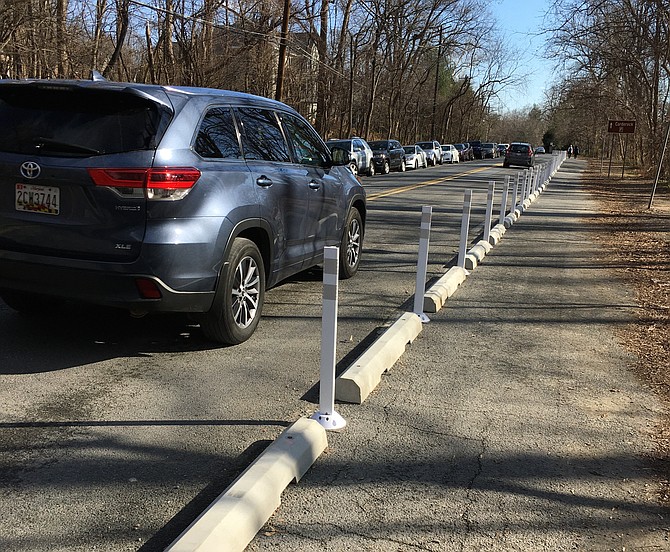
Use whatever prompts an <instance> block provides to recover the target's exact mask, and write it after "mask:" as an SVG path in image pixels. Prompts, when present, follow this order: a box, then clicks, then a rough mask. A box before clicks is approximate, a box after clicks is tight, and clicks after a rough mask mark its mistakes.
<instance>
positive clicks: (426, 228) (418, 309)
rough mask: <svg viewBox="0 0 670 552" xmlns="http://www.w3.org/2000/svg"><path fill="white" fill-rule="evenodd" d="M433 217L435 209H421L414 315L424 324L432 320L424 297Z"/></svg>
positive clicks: (426, 207)
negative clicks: (426, 309)
mask: <svg viewBox="0 0 670 552" xmlns="http://www.w3.org/2000/svg"><path fill="white" fill-rule="evenodd" d="M432 217H433V208H432V207H431V206H424V207H423V209H421V233H420V236H419V260H418V262H417V265H416V290H415V291H414V314H416V315H417V316H418V317H419V318H420V319H421V322H422V323H424V324H425V323H427V322H430V318H428V316H427V315H426V313H424V312H423V296H424V293H425V291H426V272H427V271H428V247H429V245H430V223H431V220H432Z"/></svg>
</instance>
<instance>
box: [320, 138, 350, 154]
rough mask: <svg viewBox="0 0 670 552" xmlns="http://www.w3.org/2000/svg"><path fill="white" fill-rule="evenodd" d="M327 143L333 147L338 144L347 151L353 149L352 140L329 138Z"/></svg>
mask: <svg viewBox="0 0 670 552" xmlns="http://www.w3.org/2000/svg"><path fill="white" fill-rule="evenodd" d="M326 144H327V145H328V146H329V147H331V148H332V147H334V146H337V147H338V148H342V149H343V150H345V151H350V150H351V140H328V142H326Z"/></svg>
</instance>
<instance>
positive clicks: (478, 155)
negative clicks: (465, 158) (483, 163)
mask: <svg viewBox="0 0 670 552" xmlns="http://www.w3.org/2000/svg"><path fill="white" fill-rule="evenodd" d="M469 143H470V146H472V156H473V158H474V159H482V142H481V140H471V141H470V142H469Z"/></svg>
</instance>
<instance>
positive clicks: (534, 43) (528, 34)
mask: <svg viewBox="0 0 670 552" xmlns="http://www.w3.org/2000/svg"><path fill="white" fill-rule="evenodd" d="M551 4H553V2H552V0H490V6H489V8H490V10H491V13H493V14H494V15H495V17H496V19H497V20H498V26H499V28H500V29H501V31H502V32H503V34H504V35H505V38H506V40H507V41H508V42H509V43H510V44H511V45H512V47H513V48H514V49H515V50H518V51H520V52H524V54H523V55H522V56H521V59H522V60H523V61H522V62H521V63H519V69H520V70H521V71H522V72H523V73H526V72H528V73H531V76H530V77H529V78H528V82H527V84H526V85H525V86H524V87H522V88H520V89H519V90H506V91H503V93H502V94H501V105H499V106H498V107H499V108H500V110H501V111H510V110H514V109H522V108H525V107H531V106H532V105H533V104H538V105H540V106H542V105H543V104H544V92H545V90H547V89H548V88H549V86H550V85H551V83H552V75H553V74H554V62H553V61H550V60H548V59H545V58H544V57H543V54H544V52H545V36H536V35H539V33H540V32H541V30H542V27H543V20H544V15H545V13H546V12H547V10H548V9H549V7H550V6H551ZM526 54H527V55H526Z"/></svg>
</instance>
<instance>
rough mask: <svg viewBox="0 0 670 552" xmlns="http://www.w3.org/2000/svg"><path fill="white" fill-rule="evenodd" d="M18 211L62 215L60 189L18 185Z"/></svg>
mask: <svg viewBox="0 0 670 552" xmlns="http://www.w3.org/2000/svg"><path fill="white" fill-rule="evenodd" d="M15 199H16V201H15V204H14V205H15V207H16V210H17V211H30V212H33V213H44V214H45V215H57V214H58V213H60V188H57V187H55V186H38V185H36V184H16V194H15Z"/></svg>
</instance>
